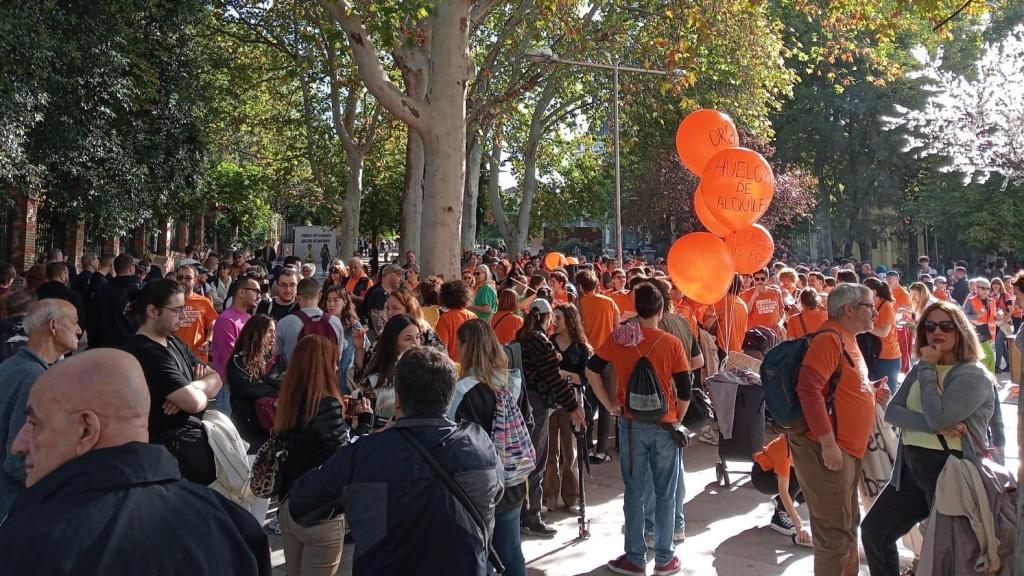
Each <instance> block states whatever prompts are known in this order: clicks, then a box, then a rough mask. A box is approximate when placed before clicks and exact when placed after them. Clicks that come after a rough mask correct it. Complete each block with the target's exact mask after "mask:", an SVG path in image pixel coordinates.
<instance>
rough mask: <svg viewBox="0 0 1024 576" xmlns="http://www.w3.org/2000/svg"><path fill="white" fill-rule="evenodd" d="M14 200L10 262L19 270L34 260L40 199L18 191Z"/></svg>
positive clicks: (26, 267) (25, 268) (30, 264)
mask: <svg viewBox="0 0 1024 576" xmlns="http://www.w3.org/2000/svg"><path fill="white" fill-rule="evenodd" d="M19 194H20V195H19V196H18V197H17V199H16V202H15V215H14V222H13V223H12V226H11V228H12V234H11V263H13V264H14V266H15V267H16V268H17V269H19V270H28V268H29V267H30V266H32V264H34V263H35V261H36V233H37V231H38V217H39V204H40V199H39V198H38V197H33V196H30V195H26V194H23V193H19Z"/></svg>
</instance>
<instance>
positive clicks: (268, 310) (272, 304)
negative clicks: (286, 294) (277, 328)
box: [256, 298, 300, 323]
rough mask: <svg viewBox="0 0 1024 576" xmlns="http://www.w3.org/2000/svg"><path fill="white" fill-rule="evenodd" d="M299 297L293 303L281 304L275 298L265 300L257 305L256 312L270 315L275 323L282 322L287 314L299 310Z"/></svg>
mask: <svg viewBox="0 0 1024 576" xmlns="http://www.w3.org/2000/svg"><path fill="white" fill-rule="evenodd" d="M299 309H300V308H299V299H298V298H296V299H295V300H292V303H291V304H280V303H278V302H277V301H276V300H274V299H273V298H271V299H270V300H264V301H262V302H260V303H259V304H257V305H256V313H257V314H263V315H265V316H270V317H271V318H273V319H274V323H277V322H280V321H281V320H282V319H283V318H284V317H285V316H289V315H291V313H292V312H295V311H296V310H299Z"/></svg>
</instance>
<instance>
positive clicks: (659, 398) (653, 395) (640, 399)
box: [626, 334, 668, 422]
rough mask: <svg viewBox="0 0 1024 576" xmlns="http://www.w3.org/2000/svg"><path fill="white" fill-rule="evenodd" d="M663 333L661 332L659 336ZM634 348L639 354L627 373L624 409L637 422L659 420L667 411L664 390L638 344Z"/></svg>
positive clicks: (655, 343) (652, 348)
mask: <svg viewBox="0 0 1024 576" xmlns="http://www.w3.org/2000/svg"><path fill="white" fill-rule="evenodd" d="M664 337H665V335H664V334H662V336H661V338H664ZM661 338H658V339H657V340H655V341H654V344H653V345H652V346H651V347H650V348H649V349H648V350H647V353H648V354H650V352H651V350H654V348H655V347H656V346H657V345H658V342H660V341H661ZM634 350H636V353H637V354H638V355H639V356H640V358H639V359H638V360H637V361H636V364H634V365H633V371H632V372H630V374H629V383H628V384H627V385H626V409H627V410H628V411H629V415H630V417H631V418H632V419H633V420H636V421H637V422H661V419H662V418H663V417H664V416H665V413H666V412H668V403H667V402H666V400H665V391H664V389H663V388H662V386H661V381H660V380H658V374H657V372H655V371H654V366H653V365H652V364H651V361H650V360H648V359H647V357H646V356H644V355H642V354H640V348H639V346H635V347H634Z"/></svg>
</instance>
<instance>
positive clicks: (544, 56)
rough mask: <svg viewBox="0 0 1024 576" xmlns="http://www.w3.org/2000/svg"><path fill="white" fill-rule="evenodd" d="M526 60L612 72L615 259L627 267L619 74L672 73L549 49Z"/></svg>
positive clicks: (529, 54)
mask: <svg viewBox="0 0 1024 576" xmlns="http://www.w3.org/2000/svg"><path fill="white" fill-rule="evenodd" d="M526 59H527V60H530V61H531V62H536V63H537V64H566V65H569V66H580V67H583V68H598V69H600V70H611V71H612V124H613V127H612V146H613V148H614V149H615V257H616V258H617V259H618V260H619V266H625V265H626V262H625V261H624V260H623V259H622V188H621V177H620V172H619V72H620V71H621V72H633V73H636V74H655V75H657V76H671V75H672V73H671V72H666V71H664V70H651V69H649V68H630V67H628V66H619V60H618V58H613V59H612V63H611V64H598V63H596V62H580V61H577V60H563V59H562V58H559V57H558V55H557V54H555V53H554V52H552V51H551V50H550V49H549V48H545V49H543V50H534V51H531V52H527V53H526Z"/></svg>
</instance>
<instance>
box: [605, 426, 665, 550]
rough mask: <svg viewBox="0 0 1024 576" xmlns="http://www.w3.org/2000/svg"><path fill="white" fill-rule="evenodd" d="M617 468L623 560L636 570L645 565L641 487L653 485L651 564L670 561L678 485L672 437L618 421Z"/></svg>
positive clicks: (658, 429)
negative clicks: (623, 529) (622, 519)
mask: <svg viewBox="0 0 1024 576" xmlns="http://www.w3.org/2000/svg"><path fill="white" fill-rule="evenodd" d="M619 439H620V440H619V443H620V446H621V451H620V457H619V468H620V471H621V473H622V483H623V484H624V494H623V499H622V501H623V504H622V510H623V513H624V515H625V517H626V535H625V551H626V558H627V559H629V561H630V562H632V563H634V564H636V565H637V566H643V565H645V564H646V563H647V543H646V542H645V541H644V486H646V485H647V482H646V479H647V474H648V473H650V474H651V478H652V481H653V483H654V560H655V562H656V563H657V564H666V563H668V562H670V561H671V560H672V556H673V554H674V553H675V545H674V544H673V543H672V524H673V521H674V516H675V508H674V507H675V502H676V490H677V489H678V482H679V447H678V446H676V443H675V442H674V441H673V440H672V433H671V432H669V431H668V430H665V429H664V428H662V427H661V426H659V425H657V424H655V423H651V422H633V421H631V420H629V419H627V418H620V419H619Z"/></svg>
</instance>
